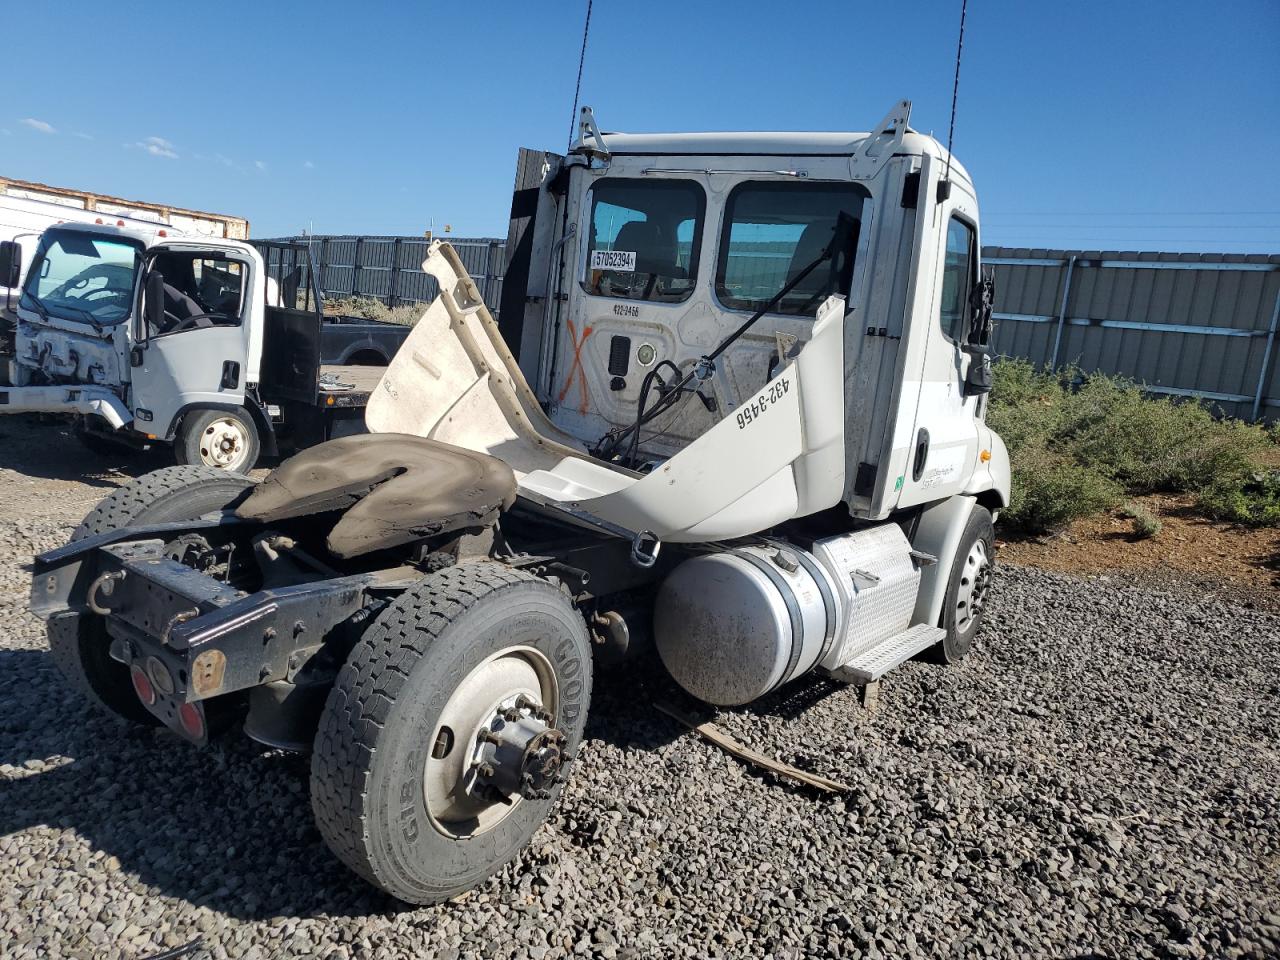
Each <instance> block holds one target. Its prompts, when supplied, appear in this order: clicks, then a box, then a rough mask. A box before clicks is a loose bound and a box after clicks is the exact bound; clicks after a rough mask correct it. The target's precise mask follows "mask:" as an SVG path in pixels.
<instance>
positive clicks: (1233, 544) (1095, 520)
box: [999, 494, 1280, 610]
mask: <svg viewBox="0 0 1280 960" xmlns="http://www.w3.org/2000/svg"><path fill="white" fill-rule="evenodd" d="M1134 500H1135V502H1136V503H1139V504H1141V505H1142V506H1144V507H1146V508H1147V509H1148V510H1150V511H1151V512H1152V513H1153V514H1155V515H1156V516H1157V517H1159V519H1160V522H1161V525H1162V526H1161V529H1160V531H1159V532H1158V533H1157V534H1156V535H1155V536H1153V537H1150V538H1148V539H1145V540H1143V539H1139V538H1137V537H1136V536H1135V535H1134V532H1133V521H1132V520H1130V519H1128V518H1126V517H1122V516H1120V515H1119V514H1117V513H1108V514H1103V515H1101V516H1096V517H1088V518H1086V519H1084V520H1079V521H1077V522H1076V523H1074V524H1072V525H1071V526H1070V527H1069V528H1068V529H1067V530H1065V531H1063V532H1062V533H1060V534H1058V535H1056V536H1053V537H1046V538H1042V539H1001V540H1000V543H999V550H1000V559H1001V560H1004V561H1008V562H1011V563H1016V564H1022V565H1025V566H1032V567H1040V568H1041V569H1044V570H1054V571H1057V572H1059V573H1071V574H1076V575H1083V576H1089V575H1103V576H1106V575H1117V574H1119V575H1124V576H1129V577H1138V578H1140V579H1143V580H1148V581H1151V582H1152V583H1153V584H1168V583H1172V582H1180V583H1185V584H1193V585H1201V586H1203V587H1205V588H1207V589H1210V590H1214V591H1215V592H1219V593H1223V594H1226V595H1227V596H1229V597H1231V598H1232V599H1233V600H1235V601H1236V602H1238V603H1240V604H1242V605H1244V606H1246V607H1257V608H1260V609H1267V610H1280V528H1276V527H1263V528H1250V527H1242V526H1238V525H1236V524H1230V523H1216V522H1214V521H1212V520H1206V519H1205V518H1204V517H1200V516H1196V515H1195V513H1194V512H1193V502H1192V499H1191V498H1190V497H1186V496H1173V495H1169V494H1153V495H1151V496H1147V497H1137V498H1134Z"/></svg>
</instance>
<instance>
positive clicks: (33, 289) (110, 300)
mask: <svg viewBox="0 0 1280 960" xmlns="http://www.w3.org/2000/svg"><path fill="white" fill-rule="evenodd" d="M140 254H141V250H140V247H139V246H138V245H135V244H134V243H131V242H129V241H128V240H124V239H120V238H117V237H99V236H91V235H89V234H85V233H77V232H72V231H59V230H50V231H46V233H45V235H44V237H42V238H41V240H40V246H39V248H38V249H37V250H36V255H35V259H34V261H33V262H32V264H31V269H30V271H29V272H28V273H27V282H26V286H24V287H23V290H22V299H21V300H20V301H19V305H20V306H23V307H26V308H27V309H29V310H36V311H38V312H40V313H41V314H44V315H48V316H55V317H60V318H62V319H64V320H77V321H79V322H81V323H84V322H89V323H93V324H97V325H101V326H106V325H110V324H116V323H119V322H120V321H121V320H123V319H124V318H125V317H127V316H128V315H129V308H130V304H131V303H132V302H133V286H134V278H135V277H136V276H137V272H138V264H139V262H140V259H141V256H140Z"/></svg>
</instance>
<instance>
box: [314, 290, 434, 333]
mask: <svg viewBox="0 0 1280 960" xmlns="http://www.w3.org/2000/svg"><path fill="white" fill-rule="evenodd" d="M324 309H325V313H336V314H339V315H341V316H344V317H363V318H364V319H366V320H381V321H383V322H384V323H402V324H404V325H405V326H408V327H411V326H413V325H414V324H415V323H417V322H418V319H419V318H420V317H421V316H422V315H423V313H425V312H426V309H427V305H426V304H425V303H404V304H401V305H400V306H398V307H388V306H387V305H386V304H385V303H383V302H382V301H381V300H376V299H374V298H373V297H344V298H342V299H340V300H326V301H325V304H324Z"/></svg>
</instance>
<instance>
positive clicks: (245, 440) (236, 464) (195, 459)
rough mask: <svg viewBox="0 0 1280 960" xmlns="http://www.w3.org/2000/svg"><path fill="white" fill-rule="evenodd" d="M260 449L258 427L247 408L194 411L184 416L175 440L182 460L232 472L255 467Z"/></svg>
mask: <svg viewBox="0 0 1280 960" xmlns="http://www.w3.org/2000/svg"><path fill="white" fill-rule="evenodd" d="M260 450H261V443H260V441H259V438H258V428H257V426H256V425H255V424H254V422H253V417H252V416H251V415H250V413H249V411H248V410H246V409H244V408H243V407H238V408H237V409H235V410H193V411H191V412H190V413H188V414H186V416H184V417H183V418H182V423H181V424H180V425H179V427H178V436H177V437H176V438H175V439H174V442H173V452H174V456H175V458H176V459H177V461H178V463H180V464H189V465H192V466H205V467H215V468H217V469H218V470H228V471H230V472H232V473H243V472H245V471H246V470H251V469H252V468H253V465H254V464H255V463H257V462H258V453H259V451H260Z"/></svg>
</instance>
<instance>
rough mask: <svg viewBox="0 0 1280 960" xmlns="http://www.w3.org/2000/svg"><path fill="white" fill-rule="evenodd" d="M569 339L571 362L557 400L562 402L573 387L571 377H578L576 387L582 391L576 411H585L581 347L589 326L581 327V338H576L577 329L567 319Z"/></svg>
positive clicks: (585, 388)
mask: <svg viewBox="0 0 1280 960" xmlns="http://www.w3.org/2000/svg"><path fill="white" fill-rule="evenodd" d="M568 324H569V339H570V340H572V341H573V364H572V365H571V366H570V367H569V376H568V377H566V378H565V381H564V389H562V390H561V391H560V397H559V400H558V402H559V403H561V404H563V403H564V398H565V397H567V396H568V395H569V391H570V390H571V389H573V378H574V377H575V376H576V377H577V378H578V388H579V389H580V390H581V391H582V400H581V401H579V403H578V412H579V413H584V414H585V413H586V412H587V371H586V370H585V369H584V368H583V366H582V348H583V347H584V346H585V345H586V342H587V337H589V336H591V328H590V327H583V328H582V338H581V339H579V338H578V330H577V328H576V327H575V326H574V325H573V321H572V320H569V321H568Z"/></svg>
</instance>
